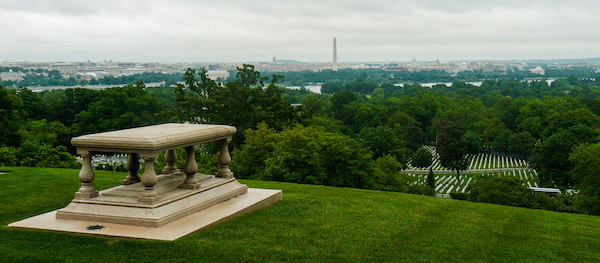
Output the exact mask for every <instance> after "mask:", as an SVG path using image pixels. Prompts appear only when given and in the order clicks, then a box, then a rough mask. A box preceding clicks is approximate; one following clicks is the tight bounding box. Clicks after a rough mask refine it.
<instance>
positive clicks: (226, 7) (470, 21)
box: [0, 0, 600, 62]
mask: <svg viewBox="0 0 600 263" xmlns="http://www.w3.org/2000/svg"><path fill="white" fill-rule="evenodd" d="M599 29H600V2H599V1H597V0H591V1H587V0H568V1H556V0H545V1H538V0H508V1H497V0H493V1H490V0H454V1H442V0H408V1H404V0H403V1H400V0H396V1H379V0H370V1H366V0H351V1H336V0H303V1H286V0H256V1H248V0H219V1H214V0H213V1H198V0H168V1H159V0H138V1H127V0H118V1H117V0H102V1H96V0H86V1H82V0H57V1H52V0H0V61H86V60H91V61H103V60H113V61H139V62H178V61H185V62H245V61H270V60H271V59H272V58H273V57H276V58H277V59H295V60H299V61H304V62H329V61H331V60H332V42H333V37H336V38H337V50H338V61H341V62H356V61H365V62H368V61H408V60H410V59H411V58H412V56H413V55H414V56H415V57H416V58H417V60H435V59H438V58H439V59H440V60H487V59H494V60H504V59H554V58H587V57H600V31H599Z"/></svg>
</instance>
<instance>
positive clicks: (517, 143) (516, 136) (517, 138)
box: [507, 131, 537, 157]
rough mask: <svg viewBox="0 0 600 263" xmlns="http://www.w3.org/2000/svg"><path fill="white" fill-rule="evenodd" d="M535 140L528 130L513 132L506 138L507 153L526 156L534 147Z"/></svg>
mask: <svg viewBox="0 0 600 263" xmlns="http://www.w3.org/2000/svg"><path fill="white" fill-rule="evenodd" d="M536 142H537V140H536V139H535V138H533V136H532V135H531V133H529V132H528V131H523V132H518V133H513V134H511V135H510V137H509V138H508V149H507V150H508V153H511V154H516V155H520V156H523V157H527V156H530V155H531V150H532V149H533V148H534V147H535V144H536Z"/></svg>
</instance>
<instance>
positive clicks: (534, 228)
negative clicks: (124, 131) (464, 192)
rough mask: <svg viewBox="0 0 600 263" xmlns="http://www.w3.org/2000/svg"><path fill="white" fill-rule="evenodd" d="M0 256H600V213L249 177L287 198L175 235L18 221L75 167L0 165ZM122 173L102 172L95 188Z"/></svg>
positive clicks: (58, 197)
mask: <svg viewBox="0 0 600 263" xmlns="http://www.w3.org/2000/svg"><path fill="white" fill-rule="evenodd" d="M1 170H9V171H12V172H11V173H8V174H0V261H2V262H19V261H22V262H83V261H85V262H123V261H127V262H200V261H213V262H241V261H247V262H282V261H294V262H296V261H319V262H323V261H336V262H353V261H363V262H364V261H368V262H371V261H388V262H389V261H399V262H598V261H600V217H593V216H585V215H576V214H564V213H556V212H549V211H542V210H529V209H523V208H516V207H505V206H498V205H491V204H483V203H471V202H466V201H456V200H450V199H442V198H433V197H426V196H416V195H409V194H401V193H391V192H379V191H369V190H360V189H348V188H334V187H323V186H311V185H298V184H288V183H276V182H260V181H246V180H242V182H243V183H245V184H247V185H248V186H249V187H257V188H276V189H282V190H283V193H284V195H283V201H282V202H280V203H278V204H275V205H273V206H270V207H268V208H265V209H262V210H259V211H256V212H254V213H251V214H248V215H245V216H243V217H240V218H237V219H234V220H232V221H228V222H225V223H222V224H219V225H217V226H215V227H212V228H210V229H207V230H204V231H201V232H199V233H196V234H192V235H189V236H186V237H183V238H181V239H178V240H176V241H174V242H163V241H148V240H134V239H123V238H108V237H96V236H85V235H76V234H66V233H55V232H45V231H33V230H23V229H12V228H8V227H7V226H6V225H7V224H9V223H11V222H14V221H18V220H21V219H24V218H27V217H30V216H34V215H37V214H41V213H44V212H48V211H51V210H54V209H58V208H61V207H64V206H65V205H66V204H68V203H69V201H70V200H71V199H72V197H73V193H74V192H75V191H77V189H78V188H79V186H80V183H79V182H78V177H77V174H78V173H79V171H77V170H67V169H46V168H44V169H42V168H20V167H19V168H14V167H0V171H1ZM124 177H125V174H124V173H117V172H101V171H99V172H97V174H96V181H95V182H94V184H95V186H96V188H98V189H104V188H107V187H112V186H115V185H117V184H118V183H119V182H120V181H121V180H122V179H123V178H124Z"/></svg>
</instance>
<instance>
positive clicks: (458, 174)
mask: <svg viewBox="0 0 600 263" xmlns="http://www.w3.org/2000/svg"><path fill="white" fill-rule="evenodd" d="M456 185H458V187H459V188H460V169H459V168H456Z"/></svg>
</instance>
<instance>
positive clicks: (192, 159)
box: [179, 145, 200, 189]
mask: <svg viewBox="0 0 600 263" xmlns="http://www.w3.org/2000/svg"><path fill="white" fill-rule="evenodd" d="M196 149H198V145H194V146H188V147H185V152H186V153H187V160H186V162H185V167H184V168H183V172H184V173H185V175H186V178H185V181H183V183H182V184H181V185H180V186H179V187H181V188H186V189H196V188H198V187H200V183H199V182H198V180H196V172H198V165H197V164H196V154H195V153H196Z"/></svg>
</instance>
